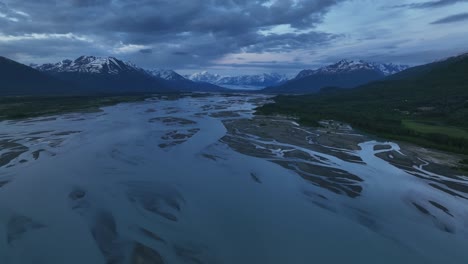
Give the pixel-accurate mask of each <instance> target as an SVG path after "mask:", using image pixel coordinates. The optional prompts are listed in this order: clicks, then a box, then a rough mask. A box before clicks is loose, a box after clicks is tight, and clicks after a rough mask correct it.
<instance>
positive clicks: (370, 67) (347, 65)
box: [295, 60, 409, 79]
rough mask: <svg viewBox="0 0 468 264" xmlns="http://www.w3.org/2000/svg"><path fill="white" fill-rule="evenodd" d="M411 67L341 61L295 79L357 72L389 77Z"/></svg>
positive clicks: (301, 74) (299, 75) (310, 71)
mask: <svg viewBox="0 0 468 264" xmlns="http://www.w3.org/2000/svg"><path fill="white" fill-rule="evenodd" d="M408 68H409V66H406V65H397V64H393V63H389V64H381V63H373V62H366V61H362V60H359V61H353V60H341V61H339V62H337V63H334V64H331V65H328V66H325V67H321V68H318V69H316V70H303V71H301V72H300V73H299V74H298V75H297V76H296V78H295V79H301V78H304V77H307V76H311V75H317V74H340V73H351V72H355V71H375V72H376V73H379V74H381V75H382V76H389V75H392V74H395V73H398V72H401V71H403V70H406V69H408Z"/></svg>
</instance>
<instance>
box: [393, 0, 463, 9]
mask: <svg viewBox="0 0 468 264" xmlns="http://www.w3.org/2000/svg"><path fill="white" fill-rule="evenodd" d="M461 2H468V0H439V1H428V2H423V3H411V4H405V5H397V6H394V7H409V8H437V7H444V6H449V5H453V4H456V3H461Z"/></svg>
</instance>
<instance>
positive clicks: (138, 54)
mask: <svg viewBox="0 0 468 264" xmlns="http://www.w3.org/2000/svg"><path fill="white" fill-rule="evenodd" d="M0 25H1V27H0V55H2V56H6V57H9V58H11V59H14V60H17V61H20V62H22V63H26V64H28V63H45V62H56V61H59V60H62V59H74V58H76V57H78V56H80V55H96V56H115V57H117V58H121V59H124V60H130V61H132V62H133V63H135V64H137V65H139V66H141V67H145V68H170V69H175V70H178V71H180V72H181V73H190V72H194V71H200V70H208V71H211V72H216V73H221V74H226V73H227V74H236V73H258V72H283V73H289V74H293V73H296V72H297V71H299V70H301V69H304V68H314V67H317V66H321V65H324V64H327V63H332V62H335V61H337V60H340V59H342V58H349V59H363V60H369V61H375V62H393V63H401V64H410V65H416V64H422V63H427V62H431V61H434V60H437V59H441V58H444V57H447V56H451V55H456V54H459V53H461V52H467V51H468V0H435V1H426V0H422V1H418V0H407V1H406V0H395V1H387V0H330V1H328V0H257V1H255V0H185V1H178V0H153V1H151V0H131V1H130V0H56V1H55V0H21V1H19V0H0Z"/></svg>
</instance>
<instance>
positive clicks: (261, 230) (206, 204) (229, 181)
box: [0, 96, 468, 264]
mask: <svg viewBox="0 0 468 264" xmlns="http://www.w3.org/2000/svg"><path fill="white" fill-rule="evenodd" d="M262 98H263V97H261V96H229V97H223V96H209V97H183V98H179V99H176V100H166V99H164V98H154V99H148V100H146V101H144V102H139V103H128V104H120V105H116V106H112V107H106V108H103V111H102V112H99V113H89V114H81V113H71V114H63V115H59V116H54V117H41V118H34V119H28V120H22V121H3V122H0V142H1V148H0V155H1V157H3V159H2V163H0V165H1V167H0V263H2V264H10V263H11V264H29V263H31V264H53V263H67V264H72V263H76V264H83V263H188V264H192V263H194V264H199V263H206V264H210V263H232V264H239V263H255V264H258V263H268V264H273V263H291V264H295V263H298V264H302V263H304V264H305V263H369V264H370V263H372V264H374V263H411V264H415V263H453V264H458V263H460V264H463V263H468V200H467V199H466V198H465V197H464V196H463V195H462V194H460V195H450V194H448V193H447V192H442V191H439V190H437V189H434V188H431V187H430V186H429V185H428V184H427V182H425V181H423V180H422V179H420V178H418V177H414V176H411V175H409V174H406V173H404V172H403V171H402V170H401V169H399V168H397V167H394V166H393V165H391V164H390V163H388V162H386V161H384V160H382V159H380V158H378V157H376V156H375V154H376V151H375V150H374V146H375V145H376V144H377V142H375V141H370V142H363V143H362V144H361V145H360V147H361V150H360V151H357V152H356V153H355V154H356V155H359V156H360V157H361V158H362V161H363V162H364V163H359V164H358V163H352V162H348V161H344V160H341V159H339V158H338V157H334V156H331V155H329V154H320V153H316V152H310V153H309V152H308V151H309V150H307V149H304V148H301V147H295V146H292V145H290V144H287V143H281V142H275V143H276V145H277V146H280V147H282V148H284V149H291V148H294V149H296V148H297V149H300V150H302V151H304V152H305V153H309V154H310V155H311V156H314V155H315V156H317V155H318V156H320V157H322V159H324V160H327V162H326V163H325V165H324V166H328V167H333V166H336V168H338V169H340V170H344V171H347V172H350V173H352V174H354V175H357V176H359V177H361V178H362V179H363V181H362V183H361V184H362V186H363V191H362V193H361V194H360V196H359V197H355V198H350V197H346V196H343V195H338V194H335V193H333V192H330V191H329V190H327V189H324V188H321V187H320V186H318V185H314V184H311V183H310V182H308V181H307V180H305V179H304V178H302V177H299V176H298V174H297V173H296V172H294V171H293V170H288V169H287V168H285V167H282V166H280V165H278V164H276V163H274V162H271V161H269V160H268V159H264V158H258V157H254V155H252V156H251V155H246V154H245V153H244V154H242V153H240V152H237V151H235V150H234V149H233V148H231V147H229V146H228V145H227V144H226V143H224V142H222V141H220V140H221V139H222V138H223V137H224V136H225V135H226V133H227V130H226V128H225V126H224V125H223V122H222V120H228V119H240V118H244V119H245V118H251V117H252V112H253V111H252V109H253V108H254V107H255V102H258V101H259V100H262ZM226 111H231V115H229V114H226V113H228V112H226ZM232 112H235V113H237V114H236V115H232ZM224 114H226V115H224ZM252 142H254V143H258V144H259V143H262V139H258V138H257V139H252ZM387 144H389V146H391V148H392V149H393V150H395V151H398V148H399V147H398V145H396V144H392V143H387ZM272 151H278V149H273V150H272ZM281 156H282V155H280V157H281ZM423 172H424V171H423ZM431 177H440V175H433V176H431ZM464 179H465V180H466V178H464ZM465 184H466V183H465ZM304 193H316V194H317V195H320V196H321V197H326V204H324V203H325V201H324V203H318V202H314V201H311V198H310V197H308V196H306V195H304ZM455 193H456V192H455ZM409 201H413V202H414V201H416V202H417V205H418V206H419V209H418V207H415V206H413V205H412V204H411V202H409ZM428 201H437V205H440V204H442V205H443V207H439V208H435V207H429V204H428ZM441 208H442V209H441ZM443 208H445V210H443Z"/></svg>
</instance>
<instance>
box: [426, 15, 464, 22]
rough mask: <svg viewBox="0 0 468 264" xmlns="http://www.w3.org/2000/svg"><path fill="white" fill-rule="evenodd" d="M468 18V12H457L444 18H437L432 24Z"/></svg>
mask: <svg viewBox="0 0 468 264" xmlns="http://www.w3.org/2000/svg"><path fill="white" fill-rule="evenodd" d="M465 20H468V13H462V14H456V15H452V16H448V17H444V18H442V19H439V20H436V21H434V22H432V23H431V24H446V23H455V22H460V21H465Z"/></svg>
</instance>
